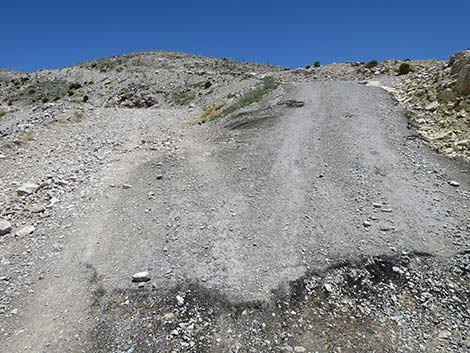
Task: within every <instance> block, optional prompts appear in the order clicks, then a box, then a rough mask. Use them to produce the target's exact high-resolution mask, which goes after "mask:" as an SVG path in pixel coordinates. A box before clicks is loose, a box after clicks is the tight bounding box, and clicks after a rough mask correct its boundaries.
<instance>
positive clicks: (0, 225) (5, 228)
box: [0, 220, 11, 235]
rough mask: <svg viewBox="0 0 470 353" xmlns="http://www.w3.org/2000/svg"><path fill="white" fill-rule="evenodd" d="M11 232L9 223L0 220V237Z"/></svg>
mask: <svg viewBox="0 0 470 353" xmlns="http://www.w3.org/2000/svg"><path fill="white" fill-rule="evenodd" d="M10 232H11V223H10V222H8V221H4V220H0V235H5V234H8V233H10Z"/></svg>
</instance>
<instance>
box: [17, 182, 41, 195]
mask: <svg viewBox="0 0 470 353" xmlns="http://www.w3.org/2000/svg"><path fill="white" fill-rule="evenodd" d="M38 189H39V185H37V184H34V183H25V184H23V185H21V186H20V187H19V188H18V189H16V193H17V194H18V196H24V195H30V194H33V193H35V192H36V191H38Z"/></svg>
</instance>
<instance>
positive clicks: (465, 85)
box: [454, 64, 470, 95]
mask: <svg viewBox="0 0 470 353" xmlns="http://www.w3.org/2000/svg"><path fill="white" fill-rule="evenodd" d="M454 90H455V92H457V93H458V94H462V95H467V94H468V95H470V64H468V65H465V66H464V67H463V68H462V69H461V70H460V71H459V75H458V77H457V82H456V83H455V87H454Z"/></svg>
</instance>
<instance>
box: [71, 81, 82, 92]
mask: <svg viewBox="0 0 470 353" xmlns="http://www.w3.org/2000/svg"><path fill="white" fill-rule="evenodd" d="M80 87H82V85H81V84H79V83H78V82H74V83H71V84H70V85H69V90H76V89H79V88H80Z"/></svg>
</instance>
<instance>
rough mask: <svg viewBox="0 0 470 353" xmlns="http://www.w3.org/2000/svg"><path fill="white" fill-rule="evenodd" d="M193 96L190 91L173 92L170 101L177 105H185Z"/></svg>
mask: <svg viewBox="0 0 470 353" xmlns="http://www.w3.org/2000/svg"><path fill="white" fill-rule="evenodd" d="M194 98H195V96H194V93H192V92H190V91H182V92H175V93H173V95H172V101H173V102H174V103H175V104H177V105H187V104H189V103H190V102H191V101H192V100H193V99H194Z"/></svg>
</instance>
